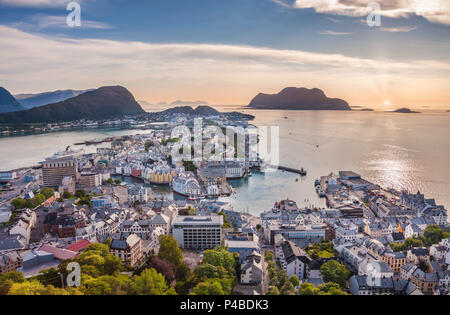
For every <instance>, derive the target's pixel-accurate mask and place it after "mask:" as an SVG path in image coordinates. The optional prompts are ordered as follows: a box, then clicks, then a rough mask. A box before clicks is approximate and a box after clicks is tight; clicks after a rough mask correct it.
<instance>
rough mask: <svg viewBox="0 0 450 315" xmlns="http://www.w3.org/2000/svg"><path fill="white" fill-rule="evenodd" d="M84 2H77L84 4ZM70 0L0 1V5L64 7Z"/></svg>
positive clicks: (81, 0)
mask: <svg viewBox="0 0 450 315" xmlns="http://www.w3.org/2000/svg"><path fill="white" fill-rule="evenodd" d="M84 1H86V0H78V1H77V2H78V3H80V2H84ZM69 2H70V0H0V4H2V5H5V6H11V7H66V6H67V4H68V3H69Z"/></svg>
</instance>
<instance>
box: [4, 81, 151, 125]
mask: <svg viewBox="0 0 450 315" xmlns="http://www.w3.org/2000/svg"><path fill="white" fill-rule="evenodd" d="M143 113H145V111H144V110H143V109H142V107H141V106H140V105H139V104H138V103H137V102H136V100H135V99H134V97H133V95H132V94H131V93H130V92H129V91H128V90H127V89H126V88H124V87H121V86H106V87H101V88H99V89H97V90H94V91H91V92H86V93H84V94H81V95H79V96H76V97H73V98H70V99H68V100H65V101H62V102H58V103H53V104H49V105H45V106H41V107H35V108H33V109H29V110H25V111H21V112H15V113H7V114H1V115H0V123H53V122H64V121H74V120H80V119H93V120H102V119H109V118H115V117H123V116H124V115H139V114H143Z"/></svg>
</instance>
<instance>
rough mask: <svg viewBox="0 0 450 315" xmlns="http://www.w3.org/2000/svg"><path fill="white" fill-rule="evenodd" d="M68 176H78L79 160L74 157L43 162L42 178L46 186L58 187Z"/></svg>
mask: <svg viewBox="0 0 450 315" xmlns="http://www.w3.org/2000/svg"><path fill="white" fill-rule="evenodd" d="M66 176H71V177H74V178H77V176H78V170H77V162H76V161H75V160H74V159H68V158H62V159H55V160H50V161H45V162H44V163H43V164H42V179H43V182H44V186H45V187H50V188H55V189H58V187H59V185H61V182H62V179H63V178H64V177H66Z"/></svg>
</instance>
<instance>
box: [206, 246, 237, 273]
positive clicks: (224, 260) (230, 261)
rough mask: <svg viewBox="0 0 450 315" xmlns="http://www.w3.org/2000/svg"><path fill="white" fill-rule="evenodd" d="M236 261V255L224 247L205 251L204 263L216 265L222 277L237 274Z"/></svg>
mask: <svg viewBox="0 0 450 315" xmlns="http://www.w3.org/2000/svg"><path fill="white" fill-rule="evenodd" d="M235 262H236V260H235V257H234V255H233V254H231V253H230V252H228V251H227V250H226V249H224V248H222V247H219V248H216V249H214V250H205V251H204V252H203V264H210V265H213V266H216V267H217V270H218V271H219V277H220V278H226V277H235V276H236V273H235V269H234V266H235Z"/></svg>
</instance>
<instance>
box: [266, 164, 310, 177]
mask: <svg viewBox="0 0 450 315" xmlns="http://www.w3.org/2000/svg"><path fill="white" fill-rule="evenodd" d="M267 167H269V168H276V169H279V170H280V171H285V172H289V173H294V174H299V175H300V176H306V175H307V174H308V172H307V171H306V170H305V169H304V168H301V169H296V168H292V167H287V166H282V165H278V166H276V165H268V166H267Z"/></svg>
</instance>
